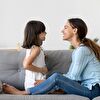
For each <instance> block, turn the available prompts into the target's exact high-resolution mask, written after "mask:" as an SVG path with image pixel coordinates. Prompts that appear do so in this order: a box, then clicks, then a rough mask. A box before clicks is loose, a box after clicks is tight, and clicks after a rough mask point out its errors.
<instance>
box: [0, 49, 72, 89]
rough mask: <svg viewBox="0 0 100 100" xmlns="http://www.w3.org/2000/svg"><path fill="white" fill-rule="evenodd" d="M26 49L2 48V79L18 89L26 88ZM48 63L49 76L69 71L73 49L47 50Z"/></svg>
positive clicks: (0, 51) (0, 67) (0, 64)
mask: <svg viewBox="0 0 100 100" xmlns="http://www.w3.org/2000/svg"><path fill="white" fill-rule="evenodd" d="M25 52H26V50H25V49H22V50H21V51H17V50H0V80H1V81H3V82H6V83H8V84H10V85H13V86H15V87H16V88H18V89H22V90H23V89H24V76H25V70H24V69H23V59H24V57H25ZM45 54H46V55H47V57H46V65H47V67H48V69H49V72H48V74H47V77H49V76H50V75H51V74H53V73H54V72H60V73H67V71H68V68H69V66H70V63H71V51H68V50H46V51H45Z"/></svg>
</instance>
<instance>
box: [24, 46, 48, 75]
mask: <svg viewBox="0 0 100 100" xmlns="http://www.w3.org/2000/svg"><path fill="white" fill-rule="evenodd" d="M39 53H40V47H38V46H35V47H34V48H32V50H31V54H30V56H29V57H27V58H26V57H25V59H24V61H23V66H24V68H25V69H27V70H30V71H35V72H41V73H47V71H48V70H47V68H46V67H44V68H39V67H38V66H33V65H32V62H33V61H34V60H35V59H36V57H37V56H38V55H39Z"/></svg>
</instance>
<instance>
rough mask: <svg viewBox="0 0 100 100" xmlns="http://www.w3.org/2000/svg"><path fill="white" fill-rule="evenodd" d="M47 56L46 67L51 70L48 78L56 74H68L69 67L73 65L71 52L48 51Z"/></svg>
mask: <svg viewBox="0 0 100 100" xmlns="http://www.w3.org/2000/svg"><path fill="white" fill-rule="evenodd" d="M45 54H46V56H47V57H46V65H47V67H48V69H49V73H48V74H47V77H49V76H50V75H52V74H53V73H55V72H59V73H62V74H63V73H67V71H68V69H69V66H70V64H71V54H72V51H70V50H47V51H45Z"/></svg>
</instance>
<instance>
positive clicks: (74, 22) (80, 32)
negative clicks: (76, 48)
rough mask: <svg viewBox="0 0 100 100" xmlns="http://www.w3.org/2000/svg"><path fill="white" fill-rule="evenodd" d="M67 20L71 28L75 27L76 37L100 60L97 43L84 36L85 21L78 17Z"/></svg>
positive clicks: (85, 31) (85, 29)
mask: <svg viewBox="0 0 100 100" xmlns="http://www.w3.org/2000/svg"><path fill="white" fill-rule="evenodd" d="M68 22H69V23H70V25H71V26H72V28H77V37H78V39H79V40H80V41H81V43H83V44H84V45H85V46H87V47H89V48H90V50H92V51H93V52H94V54H95V56H96V57H97V59H98V60H99V61H100V46H99V45H97V44H96V43H95V42H94V41H92V40H91V39H88V38H86V35H87V31H88V29H87V25H86V23H85V22H84V21H83V20H82V19H80V18H71V19H68Z"/></svg>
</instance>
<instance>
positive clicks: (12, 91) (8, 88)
mask: <svg viewBox="0 0 100 100" xmlns="http://www.w3.org/2000/svg"><path fill="white" fill-rule="evenodd" d="M3 91H4V92H5V93H9V94H16V95H27V94H28V93H27V92H26V91H20V90H18V89H16V88H15V87H13V86H11V85H8V84H3Z"/></svg>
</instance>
